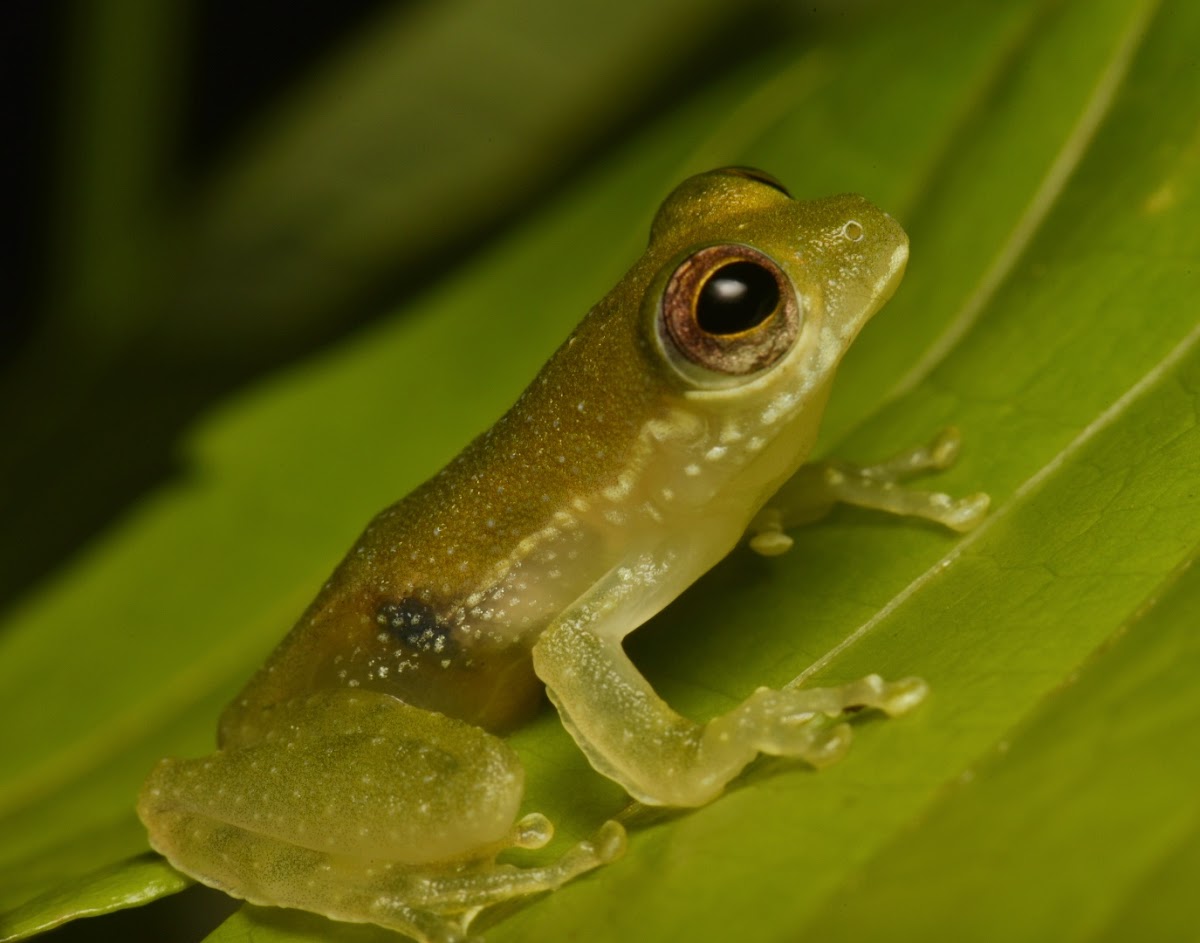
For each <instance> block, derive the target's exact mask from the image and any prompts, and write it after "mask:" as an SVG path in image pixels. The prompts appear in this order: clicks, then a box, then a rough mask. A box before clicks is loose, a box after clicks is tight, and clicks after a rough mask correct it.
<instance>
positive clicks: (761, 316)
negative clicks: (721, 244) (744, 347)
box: [696, 262, 779, 334]
mask: <svg viewBox="0 0 1200 943" xmlns="http://www.w3.org/2000/svg"><path fill="white" fill-rule="evenodd" d="M778 304H779V285H778V284H777V283H776V281H775V276H774V275H772V274H771V273H770V272H768V271H767V270H766V269H765V268H763V267H762V266H761V265H757V264H755V263H754V262H730V263H729V264H728V265H723V266H721V267H720V268H719V269H717V270H716V271H715V272H713V273H712V275H710V276H709V278H708V281H706V282H705V283H704V287H703V288H701V289H700V297H699V298H697V299H696V323H697V324H698V325H699V326H700V329H701V330H702V331H704V332H706V333H708V334H741V333H742V332H743V331H748V330H750V329H751V328H753V327H757V326H758V325H760V324H762V322H763V321H765V320H766V319H767V318H769V317H770V316H771V314H772V312H774V310H775V308H776V306H777V305H778Z"/></svg>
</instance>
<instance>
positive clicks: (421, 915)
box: [369, 813, 625, 943]
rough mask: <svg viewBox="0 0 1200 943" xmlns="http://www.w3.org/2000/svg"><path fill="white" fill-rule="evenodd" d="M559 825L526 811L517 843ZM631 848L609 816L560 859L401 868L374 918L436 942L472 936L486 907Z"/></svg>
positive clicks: (378, 897)
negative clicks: (522, 863)
mask: <svg viewBox="0 0 1200 943" xmlns="http://www.w3.org/2000/svg"><path fill="white" fill-rule="evenodd" d="M530 830H532V831H533V832H536V833H537V836H538V837H537V839H535V840H536V841H538V842H540V844H532V845H531V844H526V843H525V839H524V838H522V837H521V833H522V832H523V831H524V832H529V831H530ZM552 833H553V829H552V828H551V827H550V823H549V821H548V820H547V819H546V817H545V816H543V815H540V814H537V813H535V814H534V815H530V816H526V817H525V818H524V819H522V820H521V822H520V823H518V824H517V827H516V829H515V830H514V838H515V839H516V840H514V842H513V845H514V846H517V847H527V848H528V847H540V845H541V844H545V842H546V841H548V840H549V838H550V835H551V834H552ZM624 851H625V829H624V828H623V827H622V826H621V825H620V823H618V822H615V821H608V822H605V823H604V825H602V826H601V827H600V829H599V830H598V831H597V832H596V834H595V835H594V836H593V837H592V838H590V839H588V840H585V841H581V842H578V843H577V844H576V845H575V846H574V847H572V848H570V849H569V850H568V851H567V852H566V853H565V854H563V856H562V857H561V858H559V859H558V860H557V861H555V862H553V863H551V864H548V865H543V866H539V867H528V868H526V867H519V866H517V865H511V864H496V863H495V862H494V861H484V862H475V863H472V864H467V865H463V866H462V867H461V868H460V869H458V870H455V871H443V870H437V871H429V872H425V873H422V872H419V871H417V872H408V873H403V874H398V875H397V878H398V880H397V881H396V883H395V886H394V887H388V886H387V884H388V882H387V879H386V877H385V879H384V881H383V882H382V883H383V889H382V890H381V891H379V892H378V893H376V894H375V895H374V898H373V900H372V902H371V906H370V916H369V919H370V920H371V921H372V922H374V923H378V924H380V925H381V926H391V927H394V928H397V929H401V930H403V931H404V932H406V933H412V932H413V930H414V929H416V930H418V931H419V932H420V933H421V934H423V936H424V937H425V938H426V939H428V940H429V941H430V943H459V941H464V940H468V939H470V937H468V936H467V928H468V927H469V926H470V924H471V921H472V920H474V919H475V917H476V916H477V915H478V914H479V912H480V911H482V910H483V909H484V908H485V907H489V906H491V905H492V904H498V903H501V902H503V901H506V900H510V899H512V898H514V897H527V896H529V895H531V894H539V893H541V892H542V891H551V890H554V889H556V888H558V887H561V886H562V885H564V884H566V883H567V882H568V881H572V880H574V879H575V878H577V877H578V876H579V875H581V874H584V873H586V872H587V871H591V870H593V869H594V868H598V867H600V866H601V865H603V864H608V863H609V862H611V861H614V860H616V859H617V858H619V857H620V856H621V855H622V854H623V853H624Z"/></svg>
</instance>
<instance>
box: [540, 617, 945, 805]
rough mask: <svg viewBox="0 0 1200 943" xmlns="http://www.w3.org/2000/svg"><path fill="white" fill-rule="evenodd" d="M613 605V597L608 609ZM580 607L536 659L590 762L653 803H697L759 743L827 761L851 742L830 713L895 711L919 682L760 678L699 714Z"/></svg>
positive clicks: (921, 692) (912, 701)
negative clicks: (770, 685)
mask: <svg viewBox="0 0 1200 943" xmlns="http://www.w3.org/2000/svg"><path fill="white" fill-rule="evenodd" d="M593 603H594V604H592V605H591V608H592V611H593V612H594V611H595V610H596V609H603V608H605V607H604V604H603V601H602V600H601V601H596V600H593ZM588 605H589V604H587V603H585V606H584V609H585V610H586V609H587V608H588ZM619 612H620V604H619V603H618V604H617V605H615V606H614V607H612V608H611V609H610V610H609V614H610V615H618V616H619ZM576 615H577V616H578V614H576ZM587 616H588V613H587V612H585V614H584V615H583V616H582V617H575V618H572V617H571V614H568V616H567V617H565V618H563V619H561V620H560V621H559V622H558V623H556V624H555V625H554V626H552V627H551V628H550V629H548V630H547V631H546V632H544V633H543V634H542V636H541V638H540V639H539V640H538V643H537V645H536V646H535V647H534V651H533V654H534V666H535V668H536V670H537V673H538V676H539V677H540V678H541V679H542V680H543V681H545V682H546V686H547V689H548V691H549V693H550V698H551V700H552V701H554V704H555V706H556V707H557V708H558V710H559V713H560V714H561V715H562V718H563V724H564V726H565V727H566V728H567V729H568V730H569V731H570V732H571V734H572V736H574V738H575V740H576V742H577V743H578V744H579V746H580V748H581V749H582V750H583V752H584V753H585V754H586V755H587V757H588V759H589V760H590V761H591V763H592V765H593V766H594V767H595V768H596V769H597V770H599V771H600V772H601V773H603V774H604V775H606V776H608V777H609V778H611V779H614V780H616V781H617V782H619V783H620V784H621V785H622V786H623V787H625V789H626V790H627V791H628V792H629V794H630V795H632V796H633V797H634V798H635V799H638V800H639V801H641V802H645V803H647V804H651V805H676V806H696V805H703V804H704V803H706V802H709V801H711V800H712V799H714V798H715V797H716V796H718V795H719V794H720V793H721V791H722V790H723V789H724V788H725V785H726V784H727V783H728V782H729V781H730V780H731V779H733V778H734V777H735V776H736V775H737V774H738V773H739V772H741V770H742V769H743V768H744V767H745V766H746V764H747V763H749V762H750V761H751V760H753V759H754V758H755V757H756V756H757V755H758V754H760V753H766V754H772V755H776V756H790V757H798V758H801V759H804V760H806V761H808V762H809V763H811V764H813V765H814V766H824V765H827V764H828V763H830V762H833V761H834V760H836V759H838V758H839V757H840V756H841V755H842V754H843V753H844V752H845V750H846V748H847V747H848V746H849V742H850V728H849V727H848V726H847V725H846V724H844V723H836V722H834V723H831V722H830V718H837V717H838V716H839V715H840V714H841V713H842V712H843V711H848V710H850V709H854V708H859V707H874V708H879V709H880V710H883V711H885V712H886V713H889V714H899V713H903V712H904V711H906V710H909V709H910V708H912V707H913V706H915V705H916V704H917V703H919V702H920V701H921V699H922V698H923V697H924V696H925V692H926V686H925V683H924V682H923V681H920V680H919V679H916V678H909V679H905V680H902V681H897V682H894V683H890V684H889V683H887V682H885V681H883V680H882V679H880V678H879V677H878V676H877V675H871V676H868V677H866V678H863V679H862V680H861V681H856V682H853V683H851V684H848V685H844V686H842V687H837V688H813V689H809V690H805V689H794V690H783V691H772V690H769V689H767V688H760V689H759V690H758V691H756V692H755V693H754V694H752V695H751V696H750V697H749V698H747V699H746V700H745V701H744V702H743V703H742V704H741V705H739V706H738V707H736V708H734V709H733V710H732V711H730V712H729V713H727V714H724V715H721V716H719V717H716V718H714V719H713V720H711V721H709V723H707V724H697V723H694V722H693V721H690V720H688V719H687V718H685V717H681V716H680V715H679V714H677V713H675V712H674V711H673V710H672V709H671V708H670V706H669V705H668V704H666V702H664V701H663V700H662V699H661V698H659V697H658V695H657V694H655V692H654V690H653V689H652V688H651V687H650V684H649V683H648V682H647V681H646V679H645V678H644V677H642V675H641V673H640V672H638V670H637V668H636V667H635V666H634V665H633V663H632V662H630V661H629V659H628V658H627V657H626V655H625V652H624V650H623V649H622V647H621V643H620V640H619V639H617V638H609V637H603V636H599V635H597V634H595V633H594V632H593V631H592V630H591V627H590V626H591V622H592V620H591V619H589V618H588V617H587Z"/></svg>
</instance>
